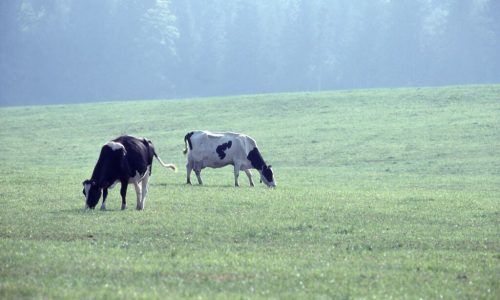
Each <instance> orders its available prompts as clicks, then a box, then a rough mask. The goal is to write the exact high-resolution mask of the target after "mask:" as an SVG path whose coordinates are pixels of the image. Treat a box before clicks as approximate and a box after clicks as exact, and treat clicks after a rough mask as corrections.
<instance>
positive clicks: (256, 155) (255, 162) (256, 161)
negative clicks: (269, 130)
mask: <svg viewBox="0 0 500 300" xmlns="http://www.w3.org/2000/svg"><path fill="white" fill-rule="evenodd" d="M247 159H248V160H249V161H250V163H251V164H252V167H254V168H255V169H257V170H262V167H264V166H265V165H266V162H265V161H264V159H263V158H262V155H260V152H259V149H257V147H255V148H253V149H252V151H250V152H248V155H247Z"/></svg>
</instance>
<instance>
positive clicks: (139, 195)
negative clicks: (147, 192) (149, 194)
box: [134, 182, 143, 210]
mask: <svg viewBox="0 0 500 300" xmlns="http://www.w3.org/2000/svg"><path fill="white" fill-rule="evenodd" d="M134 187H135V194H136V195H137V206H136V207H135V208H136V209H137V210H142V209H143V207H142V201H141V200H142V191H141V186H140V185H139V183H138V182H134Z"/></svg>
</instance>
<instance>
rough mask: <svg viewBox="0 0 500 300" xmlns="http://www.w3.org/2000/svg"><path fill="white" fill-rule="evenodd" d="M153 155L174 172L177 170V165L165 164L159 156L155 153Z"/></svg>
mask: <svg viewBox="0 0 500 300" xmlns="http://www.w3.org/2000/svg"><path fill="white" fill-rule="evenodd" d="M155 157H156V159H157V160H158V162H159V163H160V164H161V165H162V166H163V167H165V168H170V169H172V170H174V172H177V167H176V166H175V165H174V164H166V163H164V162H163V160H161V158H160V157H159V156H158V155H157V154H156V153H155Z"/></svg>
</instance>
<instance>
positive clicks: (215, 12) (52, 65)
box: [0, 0, 500, 105]
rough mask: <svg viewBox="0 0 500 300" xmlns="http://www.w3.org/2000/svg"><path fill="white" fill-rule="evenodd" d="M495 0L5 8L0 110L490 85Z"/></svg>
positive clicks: (495, 62)
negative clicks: (46, 105) (22, 106)
mask: <svg viewBox="0 0 500 300" xmlns="http://www.w3.org/2000/svg"><path fill="white" fill-rule="evenodd" d="M499 15H500V1H497V0H439V1H437V0H399V1H394V0H392V1H391V0H370V1H368V0H366V1H364V0H362V1H351V0H272V1H269V0H233V1H228V0H170V1H168V0H86V1H81V0H46V1H37V0H21V1H14V0H6V1H1V2H0V105H20V104H38V103H74V102H87V101H102V100H106V101H109V100H128V99H155V98H182V97H193V96H220V95H235V94H254V93H273V92H283V91H320V90H337V89H356V88H372V87H396V86H436V85H454V84H470V83H494V82H500V59H499V55H500V20H499V19H500V18H499Z"/></svg>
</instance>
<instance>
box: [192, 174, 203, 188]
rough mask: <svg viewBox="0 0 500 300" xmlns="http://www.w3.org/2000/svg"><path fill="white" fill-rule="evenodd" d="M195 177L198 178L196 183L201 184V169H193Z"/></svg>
mask: <svg viewBox="0 0 500 300" xmlns="http://www.w3.org/2000/svg"><path fill="white" fill-rule="evenodd" d="M194 173H195V174H196V178H198V184H200V185H203V180H201V170H194Z"/></svg>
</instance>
